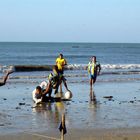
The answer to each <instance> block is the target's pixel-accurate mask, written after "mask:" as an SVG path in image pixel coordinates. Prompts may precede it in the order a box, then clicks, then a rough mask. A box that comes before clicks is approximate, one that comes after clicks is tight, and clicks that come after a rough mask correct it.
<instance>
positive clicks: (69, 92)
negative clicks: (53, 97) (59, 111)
mask: <svg viewBox="0 0 140 140" xmlns="http://www.w3.org/2000/svg"><path fill="white" fill-rule="evenodd" d="M64 97H65V99H71V98H72V93H71V91H66V93H65V95H64Z"/></svg>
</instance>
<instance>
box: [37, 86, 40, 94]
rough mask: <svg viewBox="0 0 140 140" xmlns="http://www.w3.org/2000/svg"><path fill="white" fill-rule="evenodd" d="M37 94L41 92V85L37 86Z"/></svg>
mask: <svg viewBox="0 0 140 140" xmlns="http://www.w3.org/2000/svg"><path fill="white" fill-rule="evenodd" d="M36 94H41V87H40V86H37V87H36Z"/></svg>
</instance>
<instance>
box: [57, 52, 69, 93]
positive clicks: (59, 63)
mask: <svg viewBox="0 0 140 140" xmlns="http://www.w3.org/2000/svg"><path fill="white" fill-rule="evenodd" d="M56 65H57V67H58V74H59V77H60V78H61V83H60V93H62V82H63V83H64V85H65V87H66V90H68V87H67V84H66V78H65V77H64V75H63V74H64V67H65V66H66V65H67V61H66V59H65V58H64V57H63V54H59V57H58V58H57V59H56Z"/></svg>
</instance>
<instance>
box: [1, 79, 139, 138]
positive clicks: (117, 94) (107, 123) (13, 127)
mask: <svg viewBox="0 0 140 140" xmlns="http://www.w3.org/2000/svg"><path fill="white" fill-rule="evenodd" d="M36 84H37V83H34V82H30V83H26V82H25V83H15V81H14V82H13V81H12V80H11V81H10V82H8V83H7V85H5V86H3V87H1V90H0V120H1V121H0V139H1V140H3V139H5V140H9V139H15V140H16V139H18V140H22V139H35V140H38V139H39V140H40V139H42V140H44V139H52V138H60V131H59V129H58V127H59V124H60V122H61V115H62V113H65V116H66V128H67V134H66V135H65V139H68V140H69V139H72V140H74V139H75V140H77V139H81V140H84V139H89V140H90V139H93V140H94V139H95V140H100V139H103V140H112V139H113V140H129V139H131V140H136V139H137V140H138V139H139V137H140V135H139V131H140V111H139V108H140V94H139V93H140V87H139V84H140V83H139V81H132V82H121V83H118V82H113V83H112V82H107V83H100V82H98V81H97V83H96V85H95V87H94V91H92V92H91V91H90V90H89V85H88V83H69V88H70V89H71V91H72V93H73V98H72V99H71V101H62V102H53V103H44V104H40V105H38V106H36V105H35V104H34V103H33V101H32V97H31V92H32V90H33V89H34V87H35V86H36ZM64 92H65V91H64ZM93 96H94V97H95V100H94V101H91V98H92V97H93Z"/></svg>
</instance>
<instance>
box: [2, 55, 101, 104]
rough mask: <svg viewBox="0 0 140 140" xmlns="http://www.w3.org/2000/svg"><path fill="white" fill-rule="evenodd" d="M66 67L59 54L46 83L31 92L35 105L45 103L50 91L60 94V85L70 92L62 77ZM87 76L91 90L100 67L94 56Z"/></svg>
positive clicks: (3, 82) (49, 96) (3, 81)
mask: <svg viewBox="0 0 140 140" xmlns="http://www.w3.org/2000/svg"><path fill="white" fill-rule="evenodd" d="M66 65H67V61H66V59H65V58H64V57H63V54H59V57H58V58H57V59H56V64H55V65H54V66H53V68H52V73H50V74H49V75H48V79H47V80H46V81H43V82H41V84H40V85H38V86H37V87H36V88H35V89H34V90H33V92H32V98H33V100H34V102H35V103H39V102H42V101H45V100H46V98H51V94H52V91H53V90H54V94H57V93H58V89H59V88H60V93H62V83H63V84H64V86H65V88H66V90H67V91H70V90H69V89H68V86H67V82H66V78H65V77H64V67H65V66H66ZM87 70H88V74H89V79H90V80H89V83H90V89H92V87H93V84H94V83H95V82H96V78H97V75H99V74H100V71H101V66H100V63H99V62H98V61H96V56H92V57H91V59H90V62H89V63H88V67H87ZM12 72H13V71H8V72H7V73H6V75H5V77H4V78H3V80H2V81H0V86H3V85H5V84H6V81H7V79H8V76H9V74H11V73H12Z"/></svg>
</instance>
